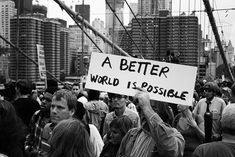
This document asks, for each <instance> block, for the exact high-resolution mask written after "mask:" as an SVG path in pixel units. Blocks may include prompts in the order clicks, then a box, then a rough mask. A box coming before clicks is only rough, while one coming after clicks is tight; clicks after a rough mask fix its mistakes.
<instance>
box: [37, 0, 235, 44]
mask: <svg viewBox="0 0 235 157" xmlns="http://www.w3.org/2000/svg"><path fill="white" fill-rule="evenodd" d="M38 1H39V4H43V5H45V6H46V7H48V17H60V18H63V19H66V20H67V21H68V24H69V25H70V24H74V22H73V20H72V19H71V18H70V17H69V16H68V15H67V13H66V12H65V11H63V12H62V11H61V9H60V7H59V6H58V4H56V3H55V2H54V1H53V0H47V1H42V0H38ZM127 2H128V3H129V4H130V3H138V0H127ZM180 2H181V7H179V6H180V5H179V3H180ZM210 2H211V6H212V7H213V6H214V8H217V9H225V8H235V2H234V0H226V1H222V0H216V1H214V5H212V1H210ZM77 3H78V1H74V0H68V1H66V2H65V4H66V5H67V6H73V10H74V6H75V5H76V4H77ZM81 3H82V0H80V3H79V4H81ZM84 4H90V6H91V14H90V16H91V22H92V21H93V20H94V19H95V18H100V19H101V20H102V21H104V22H105V0H95V1H93V0H84ZM189 6H190V7H189ZM200 6H201V7H200ZM179 8H180V9H179ZM193 10H204V3H203V1H202V0H201V1H195V0H194V1H192V0H191V1H190V0H181V1H180V0H172V15H173V16H174V15H179V14H180V13H182V12H185V13H186V14H190V13H191V12H192V11H193ZM123 13H124V25H128V22H129V9H128V7H127V6H126V4H125V6H124V11H123ZM213 13H214V18H215V21H216V23H217V27H218V31H219V34H220V38H221V40H225V41H227V42H228V41H229V40H231V41H232V45H233V46H235V10H227V11H226V10H224V11H214V12H213ZM196 16H198V18H199V23H202V31H203V37H205V36H206V34H208V36H209V38H212V40H213V41H212V42H215V40H214V36H213V34H212V30H211V28H210V23H209V20H208V17H207V14H206V13H204V12H196ZM218 17H219V18H218ZM204 18H205V19H204ZM204 21H205V24H204ZM221 28H223V29H221ZM222 30H223V33H224V36H222V35H221V31H222Z"/></svg>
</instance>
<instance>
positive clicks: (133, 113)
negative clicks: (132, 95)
mask: <svg viewBox="0 0 235 157" xmlns="http://www.w3.org/2000/svg"><path fill="white" fill-rule="evenodd" d="M125 112H126V113H127V114H131V115H137V116H138V112H136V111H134V110H132V109H130V108H128V107H126V109H125Z"/></svg>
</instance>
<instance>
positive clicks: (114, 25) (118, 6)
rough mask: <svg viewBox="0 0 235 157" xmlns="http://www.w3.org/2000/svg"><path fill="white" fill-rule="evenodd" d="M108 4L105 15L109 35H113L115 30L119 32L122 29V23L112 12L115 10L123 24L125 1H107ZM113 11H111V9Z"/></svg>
mask: <svg viewBox="0 0 235 157" xmlns="http://www.w3.org/2000/svg"><path fill="white" fill-rule="evenodd" d="M107 3H108V4H109V5H108V4H106V13H105V25H106V30H108V32H109V34H111V35H112V34H113V32H112V31H113V30H114V31H115V30H119V29H121V28H122V26H121V24H120V22H119V21H118V19H117V18H116V17H115V15H114V14H113V12H112V10H115V13H116V15H117V16H118V18H119V19H120V21H121V22H122V23H123V21H124V18H123V10H124V1H123V0H107ZM109 6H111V8H112V10H111V9H110V7H109Z"/></svg>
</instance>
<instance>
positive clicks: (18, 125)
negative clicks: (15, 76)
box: [0, 100, 26, 156]
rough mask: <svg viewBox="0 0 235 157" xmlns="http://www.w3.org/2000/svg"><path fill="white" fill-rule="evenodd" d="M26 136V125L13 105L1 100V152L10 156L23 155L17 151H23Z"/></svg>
mask: <svg viewBox="0 0 235 157" xmlns="http://www.w3.org/2000/svg"><path fill="white" fill-rule="evenodd" d="M25 136H26V133H25V127H24V125H23V123H22V121H21V119H20V118H19V117H18V116H17V115H16V111H15V109H14V107H13V105H12V104H11V103H10V102H8V101H6V100H0V152H1V153H4V154H6V155H8V156H21V154H18V155H17V153H23V148H24V147H23V144H24V143H23V142H24V139H25ZM14 154H15V155H14ZM22 155H23V154H22Z"/></svg>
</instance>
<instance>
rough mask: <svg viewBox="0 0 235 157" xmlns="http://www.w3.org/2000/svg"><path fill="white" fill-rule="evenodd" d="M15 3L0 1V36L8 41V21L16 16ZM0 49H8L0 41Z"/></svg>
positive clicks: (6, 45)
mask: <svg viewBox="0 0 235 157" xmlns="http://www.w3.org/2000/svg"><path fill="white" fill-rule="evenodd" d="M16 12H17V10H16V9H15V3H14V2H13V1H0V13H1V16H0V34H1V35H2V36H3V37H4V38H6V39H7V40H10V30H11V28H10V19H11V18H13V16H14V15H16ZM0 47H3V48H7V47H8V48H9V47H10V46H9V45H8V44H6V43H5V42H4V41H3V40H0Z"/></svg>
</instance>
